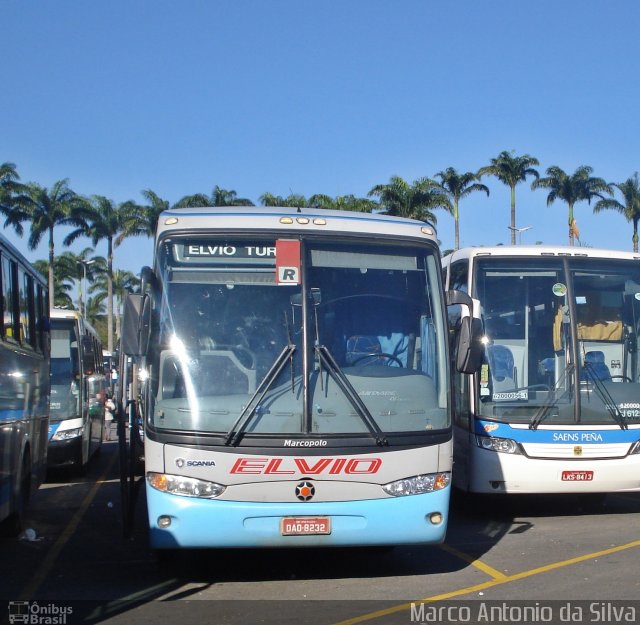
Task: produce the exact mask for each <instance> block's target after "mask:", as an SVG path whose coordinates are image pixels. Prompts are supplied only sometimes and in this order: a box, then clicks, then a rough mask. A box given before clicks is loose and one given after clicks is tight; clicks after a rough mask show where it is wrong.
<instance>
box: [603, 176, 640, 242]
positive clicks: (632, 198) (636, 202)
mask: <svg viewBox="0 0 640 625" xmlns="http://www.w3.org/2000/svg"><path fill="white" fill-rule="evenodd" d="M611 186H612V187H615V188H616V189H618V191H620V193H622V197H623V200H624V204H622V203H620V202H618V201H617V200H615V199H611V198H606V199H604V200H598V201H597V202H596V205H595V206H594V207H593V212H594V213H599V212H600V211H603V210H607V209H610V210H615V211H618V212H619V213H622V214H623V215H624V216H625V217H626V219H627V221H631V222H632V223H633V237H632V239H631V240H632V242H633V251H634V252H636V253H637V252H638V221H640V180H638V172H635V173H634V174H633V177H631V178H627V179H626V180H625V182H620V183H618V184H616V183H613V184H612V185H611Z"/></svg>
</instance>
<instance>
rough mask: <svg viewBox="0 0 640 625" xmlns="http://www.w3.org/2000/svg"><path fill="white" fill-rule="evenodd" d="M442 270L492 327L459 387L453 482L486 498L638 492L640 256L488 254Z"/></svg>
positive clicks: (450, 259) (574, 250)
mask: <svg viewBox="0 0 640 625" xmlns="http://www.w3.org/2000/svg"><path fill="white" fill-rule="evenodd" d="M443 265H444V267H445V279H446V284H447V285H448V288H457V289H462V290H464V291H466V292H467V293H468V294H469V295H470V296H471V297H472V298H473V299H474V300H478V301H479V306H480V311H481V315H480V316H481V318H482V321H483V324H484V337H483V342H484V344H485V355H484V361H483V363H482V365H481V367H480V369H479V371H478V372H477V373H476V374H475V375H460V376H456V382H455V384H454V387H455V401H454V403H455V416H454V423H455V426H454V460H455V470H454V476H455V477H454V484H455V485H456V486H457V487H459V488H461V489H463V490H467V491H470V492H473V493H485V494H486V493H496V494H501V493H506V494H510V493H594V494H595V493H610V492H616V491H638V490H640V368H639V367H640V359H639V355H638V333H639V332H640V255H638V254H631V253H625V252H619V251H610V250H597V249H589V248H583V247H547V246H531V247H528V246H513V247H507V246H504V247H503V246H499V247H479V248H467V249H461V250H457V251H455V252H453V253H452V254H450V255H448V256H447V257H445V259H444V260H443ZM449 312H450V319H451V321H452V323H454V324H455V322H456V316H457V311H456V309H455V308H454V307H452V308H450V311H449Z"/></svg>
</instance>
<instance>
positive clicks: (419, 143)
mask: <svg viewBox="0 0 640 625" xmlns="http://www.w3.org/2000/svg"><path fill="white" fill-rule="evenodd" d="M639 23H640V3H638V2H637V0H616V1H615V2H611V1H608V2H607V1H604V0H602V1H596V0H562V1H560V2H558V0H538V1H537V2H533V3H523V2H513V0H492V1H489V0H485V1H479V0H459V1H454V0H449V1H445V0H440V1H434V0H331V1H329V0H326V1H322V0H316V1H307V0H296V1H294V0H269V1H266V0H228V1H222V0H191V1H188V0H182V1H181V2H175V1H166V0H153V1H152V0H109V1H108V2H107V1H103V2H80V1H79V0H76V1H71V0H56V1H55V2H36V1H33V0H23V1H17V0H10V1H8V0H0V52H1V54H2V58H3V59H5V63H3V87H2V89H1V90H0V103H1V104H0V110H1V111H2V120H3V124H2V129H1V130H0V162H5V161H9V162H13V163H15V164H16V165H17V168H18V172H19V174H20V175H21V178H22V180H23V181H25V182H26V181H33V182H38V183H39V184H42V185H45V186H50V185H51V184H52V183H53V182H55V181H56V180H59V179H62V178H69V181H70V186H71V187H72V188H73V189H74V190H75V191H77V192H79V193H82V194H87V195H90V194H100V195H105V196H107V197H110V198H111V199H113V200H115V201H117V202H121V201H125V200H128V199H133V200H136V201H141V200H142V197H141V195H140V191H141V190H142V189H153V190H154V191H155V192H156V193H158V194H159V195H160V196H162V197H164V198H165V199H167V200H169V201H170V202H175V201H177V200H178V199H179V198H180V197H182V196H184V195H187V194H191V193H196V192H207V193H210V192H211V189H212V188H213V187H214V185H219V186H220V187H223V188H225V189H232V190H235V191H236V192H237V193H238V195H239V196H241V197H248V198H250V199H252V200H253V201H254V202H256V203H257V202H258V197H259V196H260V195H261V194H262V193H264V192H267V191H269V192H271V193H274V194H277V195H284V196H286V195H288V194H289V193H292V192H293V193H300V194H303V195H307V196H308V195H311V194H314V193H326V194H328V195H331V196H335V195H342V194H349V193H353V194H355V195H357V196H366V194H367V192H368V191H369V190H370V189H371V188H372V187H373V186H374V185H376V184H379V183H386V182H388V181H389V178H390V177H391V176H393V175H399V176H402V177H403V178H405V179H406V180H408V181H410V182H411V181H414V180H416V179H417V178H420V177H422V176H433V175H434V174H435V173H436V172H438V171H441V170H443V169H445V168H447V167H449V166H453V167H455V168H456V169H458V171H461V172H462V171H475V170H477V169H478V168H479V167H481V166H483V165H486V164H488V163H489V160H490V159H491V158H492V157H495V156H497V155H498V153H499V152H501V151H502V150H514V151H515V152H516V153H517V154H525V153H526V154H530V155H532V156H534V157H536V158H538V160H539V161H540V167H539V168H538V169H539V170H540V172H541V173H544V170H546V168H547V167H549V166H551V165H558V166H560V167H561V168H563V169H564V170H565V171H567V172H570V173H571V172H573V171H574V170H575V168H576V167H578V166H579V165H583V164H584V165H590V166H591V167H593V169H594V175H596V176H600V177H603V178H605V179H606V180H608V181H610V182H622V181H624V180H626V179H627V178H628V177H630V176H631V175H633V173H634V172H635V171H636V170H639V169H640V151H639V148H640V116H639V114H638V110H639V109H638V101H639V97H638V96H639V87H638V85H639V84H640V81H639V80H638V74H639V67H638V66H639V64H640V63H639V60H640V54H639V52H640V50H639V47H640V43H639V41H640V39H639V38H638V36H637V25H638V24H639ZM483 182H484V183H485V184H487V185H488V186H489V187H490V190H491V195H490V197H489V198H487V197H486V196H485V195H484V194H474V195H472V196H470V197H469V198H467V199H465V200H463V202H462V204H461V207H460V237H461V244H462V245H473V244H479V245H493V244H496V243H508V242H509V237H510V233H509V230H508V228H507V226H508V225H509V194H508V190H507V189H506V188H505V187H504V186H503V185H501V184H500V183H499V182H498V181H497V180H495V179H492V178H486V179H484V180H483ZM437 216H438V224H437V226H438V235H439V238H440V239H441V241H442V245H443V247H444V248H448V247H452V246H453V220H452V218H451V217H450V216H449V215H447V214H446V213H444V212H442V211H439V212H438V213H437ZM575 216H576V219H577V221H578V225H579V228H580V230H581V237H582V241H583V243H585V244H588V245H590V246H592V247H610V248H615V249H626V250H630V249H631V234H632V229H631V225H630V224H628V223H627V222H626V221H625V219H624V218H623V217H622V216H620V215H618V214H616V213H604V214H600V215H595V216H594V215H593V214H592V207H590V206H589V205H588V204H586V203H580V204H578V205H577V206H576V215H575ZM566 219H567V207H566V205H565V204H564V203H561V202H556V203H555V204H553V205H552V206H551V207H547V206H546V193H545V192H544V191H543V190H538V191H536V192H533V191H531V190H530V188H529V184H528V183H527V184H523V185H520V186H519V187H518V189H517V225H518V226H521V227H524V226H532V228H531V230H529V231H527V232H525V233H523V235H522V241H523V243H534V242H536V241H543V242H544V243H549V244H566V243H567V227H566ZM4 234H5V236H7V237H9V238H10V239H12V240H14V241H15V242H16V244H17V245H18V247H20V249H22V250H23V252H25V253H26V255H27V257H28V258H29V259H31V260H34V259H36V258H44V257H45V256H46V247H45V245H44V244H42V246H41V247H40V248H39V249H38V250H37V251H36V252H30V251H27V248H26V243H25V242H24V241H21V240H17V239H16V236H15V235H14V234H13V232H12V231H9V230H5V231H4ZM63 234H64V233H63V232H61V233H60V237H59V239H61V237H62V235H63ZM88 244H89V242H88V240H81V241H79V242H78V244H77V245H75V246H74V247H73V248H72V249H74V251H78V250H79V249H81V248H82V247H85V246H87V245H88ZM103 248H104V244H100V245H99V246H98V248H97V250H96V252H97V253H101V254H104V253H105V249H103ZM62 251H63V248H62V245H61V244H60V245H58V248H57V252H62ZM150 263H151V243H150V242H149V241H148V240H143V239H138V240H130V241H127V242H125V243H124V244H123V245H122V246H121V247H120V248H118V249H117V250H116V259H115V264H116V266H117V267H119V268H123V269H128V270H130V271H134V272H136V273H137V272H138V271H139V269H140V267H141V266H142V265H144V264H150Z"/></svg>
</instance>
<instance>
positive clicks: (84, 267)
mask: <svg viewBox="0 0 640 625" xmlns="http://www.w3.org/2000/svg"><path fill="white" fill-rule="evenodd" d="M95 262H96V261H95V260H79V261H78V264H79V265H82V280H80V314H81V315H82V316H83V317H84V316H85V313H86V312H87V306H86V304H85V303H84V291H86V290H87V267H88V266H89V265H93V263H95Z"/></svg>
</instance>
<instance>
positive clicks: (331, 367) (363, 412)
mask: <svg viewBox="0 0 640 625" xmlns="http://www.w3.org/2000/svg"><path fill="white" fill-rule="evenodd" d="M315 350H316V354H318V358H319V360H320V364H321V365H324V367H325V368H326V370H327V372H328V373H329V375H330V376H331V377H332V378H333V379H334V380H335V381H336V384H337V385H338V386H339V387H340V390H341V391H342V392H343V393H344V394H345V396H346V397H347V399H348V400H349V402H350V403H351V405H352V406H353V407H354V408H355V410H356V413H357V415H358V416H359V417H360V419H362V422H363V423H364V424H365V426H366V427H367V429H368V430H369V433H370V434H371V436H372V437H373V438H374V439H375V441H376V445H378V446H379V447H383V446H385V445H388V444H389V441H388V440H387V438H386V437H385V435H384V432H383V431H382V430H381V429H380V426H379V425H378V424H377V423H376V421H375V419H374V418H373V416H372V415H371V413H370V412H369V409H368V408H367V406H366V404H365V403H364V402H363V401H362V400H361V399H360V397H359V395H358V392H357V391H356V389H355V388H353V385H352V384H351V382H349V379H348V378H347V376H346V375H345V374H344V373H343V372H342V369H340V366H339V365H338V363H337V362H336V361H335V359H334V357H333V356H332V355H331V352H330V351H329V350H328V349H327V348H326V347H325V346H324V345H316V346H315ZM321 375H322V374H321Z"/></svg>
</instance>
